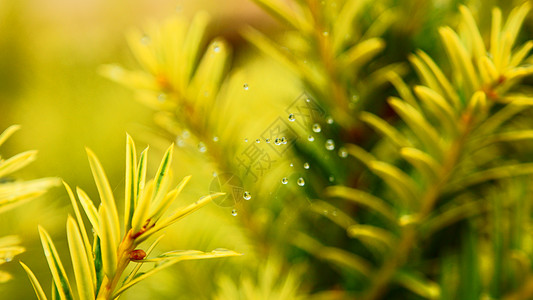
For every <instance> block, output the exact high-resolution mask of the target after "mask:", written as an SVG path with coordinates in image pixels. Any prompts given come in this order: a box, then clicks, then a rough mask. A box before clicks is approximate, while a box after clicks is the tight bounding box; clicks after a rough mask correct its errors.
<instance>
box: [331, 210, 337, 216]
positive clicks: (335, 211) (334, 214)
mask: <svg viewBox="0 0 533 300" xmlns="http://www.w3.org/2000/svg"><path fill="white" fill-rule="evenodd" d="M331 214H332V215H333V216H334V217H336V216H337V210H336V209H335V210H333V212H332V213H331Z"/></svg>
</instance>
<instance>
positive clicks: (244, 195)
mask: <svg viewBox="0 0 533 300" xmlns="http://www.w3.org/2000/svg"><path fill="white" fill-rule="evenodd" d="M242 197H243V198H244V200H250V199H252V194H250V192H248V191H246V192H244V194H243V195H242Z"/></svg>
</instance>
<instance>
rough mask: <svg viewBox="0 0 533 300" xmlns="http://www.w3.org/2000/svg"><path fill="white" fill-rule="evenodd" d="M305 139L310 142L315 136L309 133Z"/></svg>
mask: <svg viewBox="0 0 533 300" xmlns="http://www.w3.org/2000/svg"><path fill="white" fill-rule="evenodd" d="M307 140H308V141H310V142H312V141H314V140H315V137H314V136H312V135H310V136H308V137H307Z"/></svg>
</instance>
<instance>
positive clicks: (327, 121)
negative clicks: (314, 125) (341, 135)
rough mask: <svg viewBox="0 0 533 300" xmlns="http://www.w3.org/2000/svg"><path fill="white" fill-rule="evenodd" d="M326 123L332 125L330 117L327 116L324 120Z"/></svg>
mask: <svg viewBox="0 0 533 300" xmlns="http://www.w3.org/2000/svg"><path fill="white" fill-rule="evenodd" d="M326 123H328V124H330V125H331V124H333V118H332V117H331V116H328V117H327V118H326Z"/></svg>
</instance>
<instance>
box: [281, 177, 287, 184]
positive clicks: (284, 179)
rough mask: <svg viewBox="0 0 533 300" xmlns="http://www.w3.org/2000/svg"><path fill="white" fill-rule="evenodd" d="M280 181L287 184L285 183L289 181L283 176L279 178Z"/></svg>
mask: <svg viewBox="0 0 533 300" xmlns="http://www.w3.org/2000/svg"><path fill="white" fill-rule="evenodd" d="M281 183H283V184H287V183H289V179H287V177H283V178H282V179H281Z"/></svg>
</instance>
